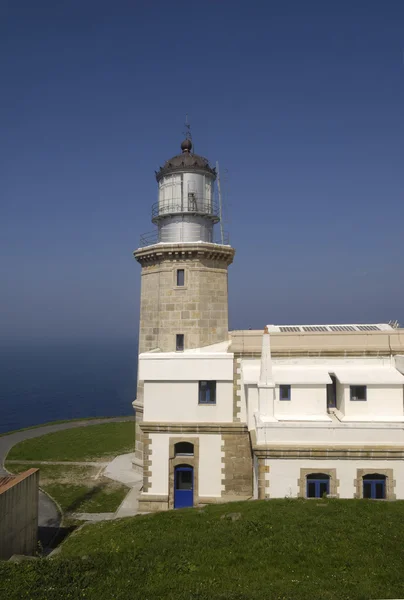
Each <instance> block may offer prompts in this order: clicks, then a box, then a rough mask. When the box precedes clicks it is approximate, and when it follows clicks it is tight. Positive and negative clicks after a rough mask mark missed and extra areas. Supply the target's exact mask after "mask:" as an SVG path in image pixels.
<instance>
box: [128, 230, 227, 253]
mask: <svg viewBox="0 0 404 600" xmlns="http://www.w3.org/2000/svg"><path fill="white" fill-rule="evenodd" d="M178 233H179V232H176V233H175V235H173V236H172V237H170V236H167V232H165V233H164V239H163V238H162V236H161V232H160V231H159V230H158V229H155V230H154V231H148V232H147V233H142V234H141V236H140V241H139V247H140V248H145V247H146V246H153V244H160V243H164V244H181V243H192V241H190V240H183V239H178V237H181V234H180V235H179V236H178ZM195 241H199V240H195ZM202 241H203V240H202ZM205 242H206V243H207V244H223V245H224V246H230V236H229V233H228V232H227V231H224V232H223V241H222V239H221V238H220V236H217V235H215V236H214V238H213V239H212V240H209V241H208V240H205Z"/></svg>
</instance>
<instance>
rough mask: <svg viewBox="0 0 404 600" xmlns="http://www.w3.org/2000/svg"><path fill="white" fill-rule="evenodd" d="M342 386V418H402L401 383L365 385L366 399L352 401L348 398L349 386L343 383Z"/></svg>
mask: <svg viewBox="0 0 404 600" xmlns="http://www.w3.org/2000/svg"><path fill="white" fill-rule="evenodd" d="M341 387H342V386H341ZM343 388H344V392H343V393H344V407H345V408H344V412H343V414H344V416H345V418H344V420H345V419H346V420H350V419H355V420H376V421H377V420H378V419H386V420H388V419H389V418H392V419H394V418H403V386H402V385H387V384H385V385H367V386H366V388H367V390H366V392H367V393H366V398H367V399H366V400H365V401H362V400H354V401H352V400H351V399H350V386H349V385H344V386H343ZM339 410H341V409H339ZM341 412H342V411H341Z"/></svg>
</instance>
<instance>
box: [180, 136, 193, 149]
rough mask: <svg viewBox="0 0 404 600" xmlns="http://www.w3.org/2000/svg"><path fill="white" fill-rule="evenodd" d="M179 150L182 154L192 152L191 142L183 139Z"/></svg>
mask: <svg viewBox="0 0 404 600" xmlns="http://www.w3.org/2000/svg"><path fill="white" fill-rule="evenodd" d="M181 150H182V151H183V152H191V150H192V142H191V140H190V139H189V138H187V139H185V140H184V141H183V142H182V143H181Z"/></svg>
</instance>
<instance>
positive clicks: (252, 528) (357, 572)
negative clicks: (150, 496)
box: [0, 500, 404, 600]
mask: <svg viewBox="0 0 404 600" xmlns="http://www.w3.org/2000/svg"><path fill="white" fill-rule="evenodd" d="M231 514H233V518H231ZM403 518H404V502H376V501H366V500H313V501H310V500H270V501H255V502H244V503H233V504H229V505H217V506H210V507H208V508H204V509H200V510H199V509H185V510H178V511H170V512H167V513H159V514H156V515H146V516H142V517H133V518H128V519H119V520H116V521H109V522H103V523H98V524H94V525H86V526H85V527H83V528H82V529H80V530H79V531H77V532H76V533H74V534H73V535H71V536H70V537H69V538H68V539H67V541H66V542H65V543H64V544H63V546H62V550H61V553H60V554H59V555H57V556H56V557H55V558H53V559H50V560H49V559H40V560H38V561H36V562H29V563H24V564H21V565H12V564H8V563H4V564H1V565H0V581H1V592H2V593H3V595H4V598H7V600H14V599H15V600H17V598H18V599H20V598H25V597H27V598H31V599H33V600H39V599H40V600H56V599H58V600H59V599H65V598H66V599H67V598H72V599H73V598H74V599H75V598H87V599H90V600H92V599H94V600H96V599H97V600H104V599H108V600H110V599H119V600H126V599H127V600H129V599H130V600H132V599H142V600H157V599H161V600H163V599H164V600H174V599H175V600H185V599H186V600H208V599H209V600H212V599H221V600H258V599H259V600H272V599H273V600H275V599H277V600H289V599H291V600H309V599H310V600H313V599H321V600H323V599H324V600H348V599H349V600H364V599H370V598H403V597H404V570H403V557H404V550H403V548H404V527H403V526H402V523H403ZM1 597H3V596H1Z"/></svg>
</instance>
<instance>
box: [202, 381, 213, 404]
mask: <svg viewBox="0 0 404 600" xmlns="http://www.w3.org/2000/svg"><path fill="white" fill-rule="evenodd" d="M199 404H216V381H200V382H199Z"/></svg>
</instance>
